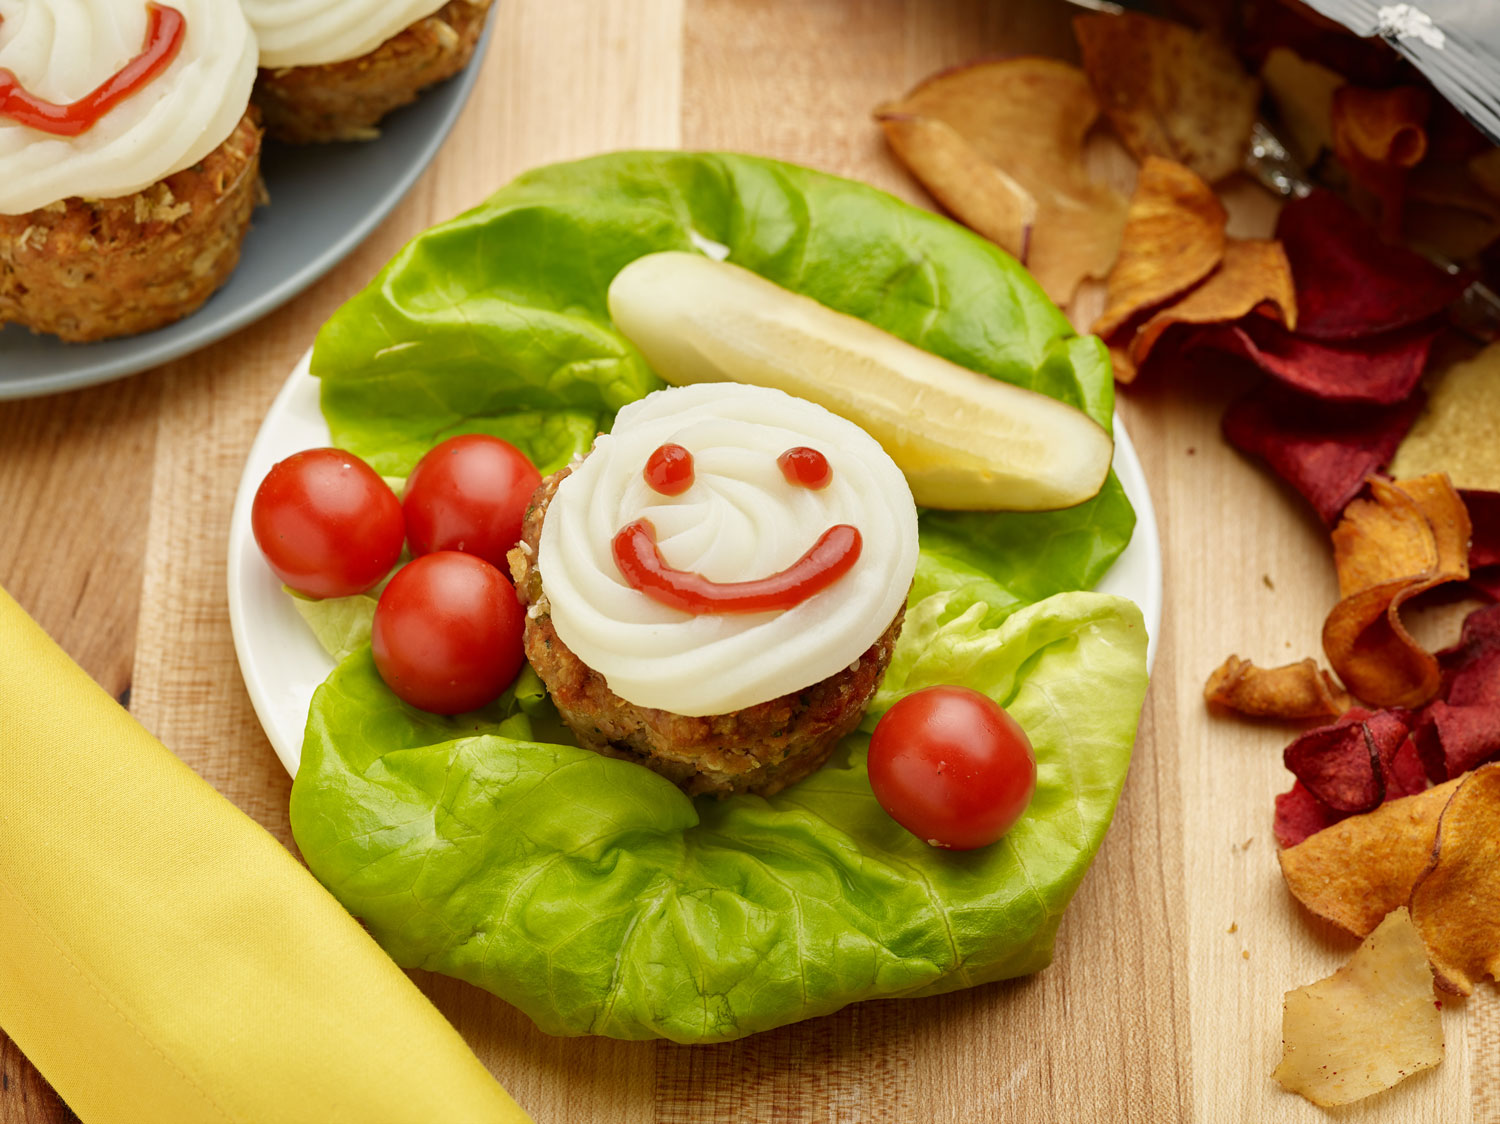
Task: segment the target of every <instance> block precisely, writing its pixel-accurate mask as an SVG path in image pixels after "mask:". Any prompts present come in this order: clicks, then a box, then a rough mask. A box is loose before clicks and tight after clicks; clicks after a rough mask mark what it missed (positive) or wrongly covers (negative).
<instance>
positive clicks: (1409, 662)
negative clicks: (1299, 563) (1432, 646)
mask: <svg viewBox="0 0 1500 1124" xmlns="http://www.w3.org/2000/svg"><path fill="white" fill-rule="evenodd" d="M1370 487H1371V491H1372V493H1373V496H1374V498H1373V499H1371V500H1355V501H1354V502H1353V503H1351V504H1349V506H1348V508H1347V509H1346V510H1345V512H1344V516H1343V518H1342V519H1341V520H1340V522H1339V525H1338V526H1337V527H1335V528H1334V531H1333V554H1334V565H1335V567H1336V568H1337V570H1338V576H1339V597H1340V600H1339V603H1338V604H1337V605H1335V606H1334V607H1333V611H1332V612H1331V613H1329V614H1328V619H1327V620H1326V621H1324V623H1323V650H1324V652H1325V653H1326V654H1327V656H1328V662H1329V663H1330V664H1332V665H1333V669H1334V671H1335V672H1337V673H1338V676H1339V678H1340V679H1342V680H1343V681H1344V684H1345V685H1346V686H1347V687H1348V688H1349V691H1350V693H1352V694H1353V695H1355V696H1356V697H1358V698H1360V699H1363V700H1365V701H1366V702H1370V703H1374V704H1376V705H1377V706H1410V707H1414V706H1420V705H1422V704H1423V703H1425V702H1427V701H1428V700H1429V699H1431V698H1432V697H1433V696H1434V695H1436V694H1437V693H1438V689H1439V687H1441V685H1442V672H1441V669H1440V668H1439V666H1438V661H1437V657H1436V656H1434V655H1433V654H1432V653H1431V652H1429V651H1427V650H1426V649H1425V648H1423V647H1422V646H1421V645H1420V644H1418V643H1417V642H1416V641H1415V640H1414V639H1412V636H1411V634H1410V633H1409V632H1407V631H1406V627H1405V626H1404V625H1403V624H1402V623H1401V615H1400V610H1401V606H1402V605H1403V604H1404V603H1405V602H1407V601H1408V600H1410V599H1411V598H1412V597H1415V596H1416V595H1417V594H1419V593H1422V592H1425V591H1426V590H1429V589H1432V588H1433V587H1434V586H1437V585H1441V584H1443V583H1444V582H1450V581H1463V580H1465V579H1466V578H1468V576H1469V563H1468V557H1469V533H1470V526H1469V515H1468V512H1467V510H1466V509H1465V508H1464V504H1463V500H1462V499H1460V498H1459V495H1458V493H1457V492H1456V491H1455V490H1454V489H1453V485H1452V484H1451V483H1449V481H1448V478H1447V477H1446V476H1444V475H1442V474H1441V473H1435V474H1433V475H1431V476H1419V477H1417V478H1416V479H1413V480H1403V481H1401V482H1400V483H1399V484H1393V483H1388V482H1386V481H1384V480H1378V479H1372V480H1371V482H1370Z"/></svg>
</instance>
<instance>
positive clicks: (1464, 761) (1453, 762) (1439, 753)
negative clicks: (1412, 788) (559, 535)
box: [1412, 700, 1500, 780]
mask: <svg viewBox="0 0 1500 1124" xmlns="http://www.w3.org/2000/svg"><path fill="white" fill-rule="evenodd" d="M1412 740H1413V741H1414V742H1415V743H1416V746H1417V750H1418V751H1419V752H1420V753H1421V756H1422V762H1423V764H1424V766H1425V767H1426V770H1427V774H1428V776H1431V777H1433V778H1434V779H1435V780H1439V779H1441V780H1451V779H1452V778H1454V777H1457V776H1461V775H1462V774H1464V773H1467V772H1468V771H1469V770H1470V769H1477V768H1478V767H1479V766H1481V765H1484V764H1487V763H1488V762H1490V761H1494V760H1496V759H1497V758H1500V704H1491V705H1488V706H1451V705H1449V704H1448V703H1445V702H1443V701H1442V700H1438V701H1437V702H1434V703H1432V704H1431V705H1430V706H1428V707H1427V708H1426V709H1425V710H1423V712H1422V721H1421V722H1420V723H1419V724H1418V726H1417V728H1416V729H1415V730H1414V731H1413V732H1412Z"/></svg>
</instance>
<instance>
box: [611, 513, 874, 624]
mask: <svg viewBox="0 0 1500 1124" xmlns="http://www.w3.org/2000/svg"><path fill="white" fill-rule="evenodd" d="M862 545H863V542H862V540H861V538H860V534H859V529H858V528H857V527H852V526H850V525H849V524H848V523H838V524H835V525H834V526H832V527H829V528H828V530H826V531H824V532H823V533H822V534H821V535H819V536H818V541H817V542H815V543H813V545H812V548H811V549H810V550H809V551H808V552H807V553H806V554H804V555H803V556H802V557H801V558H799V559H797V561H795V562H793V563H792V564H791V565H790V566H788V567H787V568H786V569H785V570H782V571H781V572H780V573H777V574H772V575H770V576H769V577H765V578H760V579H758V580H756V581H748V582H716V581H711V580H709V579H708V578H705V577H704V576H703V575H702V574H698V573H693V572H691V571H688V570H677V569H674V568H673V567H671V566H669V565H667V561H666V559H665V558H663V557H662V556H661V550H660V549H659V548H658V547H657V545H656V528H655V527H653V526H652V525H651V521H650V520H649V519H637V520H636V521H635V522H634V523H628V524H626V525H625V526H624V527H621V528H620V530H619V531H618V533H616V535H615V540H614V555H615V565H617V566H619V567H620V573H621V574H623V575H624V576H625V580H626V581H627V582H629V583H630V586H631V588H632V589H637V590H640V592H642V593H644V594H645V595H646V596H647V597H649V598H651V600H653V601H658V602H660V603H661V604H663V605H668V606H671V607H672V608H673V609H681V610H682V611H683V612H687V613H692V614H694V615H695V616H702V615H705V614H709V613H764V612H766V611H768V610H772V609H777V610H785V609H791V608H794V607H796V606H797V605H800V604H801V603H802V602H804V601H806V600H807V599H808V598H809V597H811V596H812V595H813V594H815V593H818V592H820V591H821V590H824V589H827V588H828V587H829V586H830V585H832V584H833V583H834V582H836V581H838V580H839V578H841V577H843V576H844V575H845V574H847V573H848V572H849V570H850V568H851V567H852V566H853V565H854V563H855V562H857V561H859V552H860V548H861V546H862Z"/></svg>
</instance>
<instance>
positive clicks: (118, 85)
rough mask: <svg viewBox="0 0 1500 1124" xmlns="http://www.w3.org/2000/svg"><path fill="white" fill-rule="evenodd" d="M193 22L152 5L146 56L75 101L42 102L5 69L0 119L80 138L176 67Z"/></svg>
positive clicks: (1, 71)
mask: <svg viewBox="0 0 1500 1124" xmlns="http://www.w3.org/2000/svg"><path fill="white" fill-rule="evenodd" d="M186 26H187V20H186V19H185V18H184V17H183V15H182V13H181V12H179V11H178V10H177V9H176V8H168V7H166V6H165V5H163V4H147V5H146V42H145V44H144V45H143V46H142V47H141V52H140V54H138V55H136V56H135V58H133V59H131V60H130V61H129V62H127V63H126V64H125V65H124V66H122V67H121V68H120V69H119V70H117V71H116V72H115V73H114V75H113V76H111V77H109V78H107V79H105V80H104V82H103V83H102V84H101V85H99V86H96V87H95V88H94V89H93V90H91V91H90V92H88V93H87V94H84V95H83V97H81V98H79V99H78V100H77V101H75V102H70V103H69V104H67V105H59V104H57V103H56V102H50V101H47V100H46V99H45V98H39V97H37V96H36V95H35V94H33V93H31V92H30V91H28V90H27V89H26V88H25V87H23V86H22V85H21V82H20V79H18V78H17V77H16V76H15V74H13V73H12V72H11V71H9V70H6V69H4V68H0V115H3V116H6V117H9V118H11V119H12V120H13V121H17V122H19V123H20V124H22V125H28V126H30V127H31V128H33V129H39V130H40V131H42V132H44V133H50V134H52V135H53V136H57V137H76V136H79V135H80V134H82V133H85V132H87V131H88V130H89V129H91V128H93V126H94V125H95V124H97V123H98V121H99V119H100V118H101V117H103V116H104V115H105V114H106V113H108V112H109V111H110V110H111V109H113V108H114V107H115V106H116V105H118V104H119V103H120V102H122V101H124V100H125V99H126V98H128V97H129V96H130V95H131V94H133V93H135V92H136V91H137V90H139V89H141V88H142V87H144V86H145V85H146V84H147V83H149V82H150V81H151V80H152V79H154V78H155V77H156V76H157V75H159V74H160V73H161V72H162V71H163V70H165V69H167V67H168V66H170V65H171V64H172V60H173V59H174V58H176V57H177V52H178V51H179V50H181V49H182V40H183V37H184V30H185V28H186Z"/></svg>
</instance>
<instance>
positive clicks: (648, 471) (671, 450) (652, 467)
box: [641, 445, 693, 496]
mask: <svg viewBox="0 0 1500 1124" xmlns="http://www.w3.org/2000/svg"><path fill="white" fill-rule="evenodd" d="M641 475H642V476H644V477H645V478H646V483H647V484H648V485H649V486H650V488H651V490H652V491H653V492H660V493H661V494H662V495H664V496H680V495H682V493H683V492H685V491H687V490H688V489H689V488H691V487H692V486H693V454H692V453H690V452H688V451H687V450H686V449H684V448H683V447H682V446H681V445H663V446H661V447H660V448H659V449H657V450H656V452H654V453H652V454H651V456H650V457H648V458H647V460H646V468H645V471H643V472H642V473H641Z"/></svg>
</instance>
